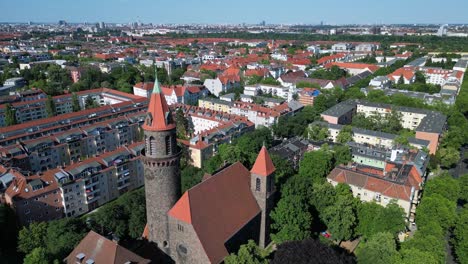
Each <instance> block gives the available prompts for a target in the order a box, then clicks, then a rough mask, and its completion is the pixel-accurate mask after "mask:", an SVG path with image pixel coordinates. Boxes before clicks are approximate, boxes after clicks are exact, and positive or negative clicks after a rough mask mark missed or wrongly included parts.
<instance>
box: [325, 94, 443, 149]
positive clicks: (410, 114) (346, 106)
mask: <svg viewBox="0 0 468 264" xmlns="http://www.w3.org/2000/svg"><path fill="white" fill-rule="evenodd" d="M392 111H396V112H397V113H399V114H400V115H401V125H402V126H403V128H407V129H410V130H414V131H416V139H422V140H427V141H429V142H430V143H429V147H428V148H429V152H430V153H431V154H434V153H435V152H436V150H437V147H438V146H439V141H440V137H441V136H442V133H443V132H444V131H445V127H446V120H447V117H446V116H445V115H443V114H441V113H440V112H436V111H430V110H426V109H418V108H412V107H401V106H392V105H389V104H380V103H372V102H367V101H362V100H348V101H345V102H342V103H340V104H337V105H335V106H333V107H331V108H330V109H327V110H326V111H325V112H323V113H322V114H321V116H322V118H323V119H324V120H325V121H327V122H328V123H330V124H340V125H347V124H351V121H352V116H353V115H354V114H355V113H361V114H364V115H365V116H370V115H376V114H377V115H387V114H389V113H391V112H392Z"/></svg>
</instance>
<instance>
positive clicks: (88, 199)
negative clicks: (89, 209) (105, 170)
mask: <svg viewBox="0 0 468 264" xmlns="http://www.w3.org/2000/svg"><path fill="white" fill-rule="evenodd" d="M99 197H100V193H95V194H92V195H88V196H87V197H86V202H87V203H88V204H89V203H92V202H94V201H96V200H97V199H99Z"/></svg>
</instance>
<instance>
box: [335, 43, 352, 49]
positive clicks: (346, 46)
mask: <svg viewBox="0 0 468 264" xmlns="http://www.w3.org/2000/svg"><path fill="white" fill-rule="evenodd" d="M352 47H353V45H352V44H351V43H336V44H333V45H332V50H333V51H348V50H351V48H352Z"/></svg>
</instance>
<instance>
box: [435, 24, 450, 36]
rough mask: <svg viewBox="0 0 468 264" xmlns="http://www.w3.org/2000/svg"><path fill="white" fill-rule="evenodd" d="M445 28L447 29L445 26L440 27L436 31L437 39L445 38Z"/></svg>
mask: <svg viewBox="0 0 468 264" xmlns="http://www.w3.org/2000/svg"><path fill="white" fill-rule="evenodd" d="M447 28H448V25H447V24H445V25H442V26H440V28H439V30H438V31H437V36H439V37H442V36H447Z"/></svg>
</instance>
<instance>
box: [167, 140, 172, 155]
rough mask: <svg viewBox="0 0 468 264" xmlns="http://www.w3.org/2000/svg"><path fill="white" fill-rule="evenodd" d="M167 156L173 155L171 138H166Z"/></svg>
mask: <svg viewBox="0 0 468 264" xmlns="http://www.w3.org/2000/svg"><path fill="white" fill-rule="evenodd" d="M165 141H166V155H171V154H172V140H171V136H166V140H165Z"/></svg>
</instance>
